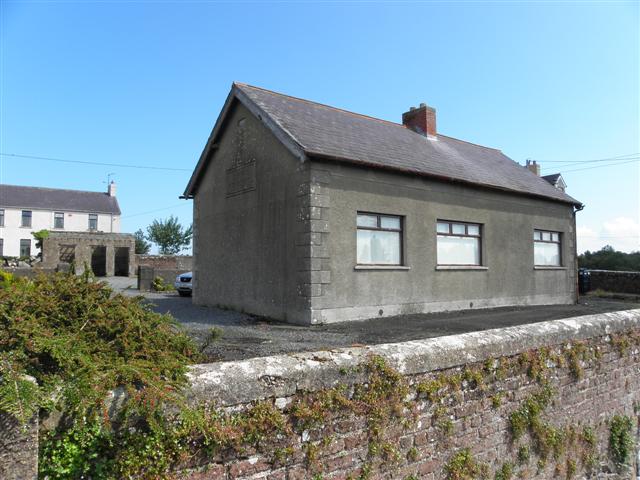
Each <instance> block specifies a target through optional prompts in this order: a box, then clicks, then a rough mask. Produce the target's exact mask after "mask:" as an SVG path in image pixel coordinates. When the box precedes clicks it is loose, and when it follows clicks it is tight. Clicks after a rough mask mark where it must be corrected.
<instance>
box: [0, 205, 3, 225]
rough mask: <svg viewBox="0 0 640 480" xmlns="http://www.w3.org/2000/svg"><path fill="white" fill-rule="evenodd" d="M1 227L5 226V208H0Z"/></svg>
mask: <svg viewBox="0 0 640 480" xmlns="http://www.w3.org/2000/svg"><path fill="white" fill-rule="evenodd" d="M0 227H4V208H0Z"/></svg>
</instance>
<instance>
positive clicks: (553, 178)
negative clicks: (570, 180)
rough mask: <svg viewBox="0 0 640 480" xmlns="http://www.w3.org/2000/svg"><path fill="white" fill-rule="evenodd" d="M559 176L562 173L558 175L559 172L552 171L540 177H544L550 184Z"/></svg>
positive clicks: (554, 182)
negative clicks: (550, 173)
mask: <svg viewBox="0 0 640 480" xmlns="http://www.w3.org/2000/svg"><path fill="white" fill-rule="evenodd" d="M561 176H562V175H560V174H559V173H554V174H552V175H543V176H542V178H544V179H545V180H546V181H547V182H549V183H550V184H551V185H555V184H556V182H557V181H558V179H559V178H560V177H561Z"/></svg>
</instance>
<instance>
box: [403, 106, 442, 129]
mask: <svg viewBox="0 0 640 480" xmlns="http://www.w3.org/2000/svg"><path fill="white" fill-rule="evenodd" d="M402 124H403V125H404V126H405V127H407V128H408V129H410V130H413V131H414V132H416V133H419V134H420V135H425V136H427V137H435V136H436V109H435V108H433V107H429V106H427V104H426V103H421V104H420V106H419V107H418V108H416V107H411V108H410V109H409V111H408V112H405V113H403V114H402Z"/></svg>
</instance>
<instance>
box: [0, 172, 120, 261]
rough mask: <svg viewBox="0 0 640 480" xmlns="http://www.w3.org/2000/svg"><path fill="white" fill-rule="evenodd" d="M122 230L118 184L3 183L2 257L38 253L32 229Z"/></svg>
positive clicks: (0, 216) (0, 212)
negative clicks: (99, 187)
mask: <svg viewBox="0 0 640 480" xmlns="http://www.w3.org/2000/svg"><path fill="white" fill-rule="evenodd" d="M44 229H46V230H50V231H67V232H109V233H119V232H120V207H119V205H118V200H117V199H116V185H115V183H114V182H111V183H110V184H109V187H108V189H107V192H106V193H105V192H84V191H80V190H63V189H58V188H41V187H24V186H17V185H1V184H0V257H2V256H5V257H29V256H33V255H36V254H37V253H38V251H37V248H36V242H35V239H34V238H33V235H32V233H33V232H37V231H39V230H44Z"/></svg>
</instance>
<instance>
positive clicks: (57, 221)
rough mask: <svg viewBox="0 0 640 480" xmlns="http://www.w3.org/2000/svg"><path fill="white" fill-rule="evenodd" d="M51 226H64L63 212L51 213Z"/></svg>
mask: <svg viewBox="0 0 640 480" xmlns="http://www.w3.org/2000/svg"><path fill="white" fill-rule="evenodd" d="M53 228H61V229H63V228H64V213H62V212H55V213H54V214H53Z"/></svg>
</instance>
